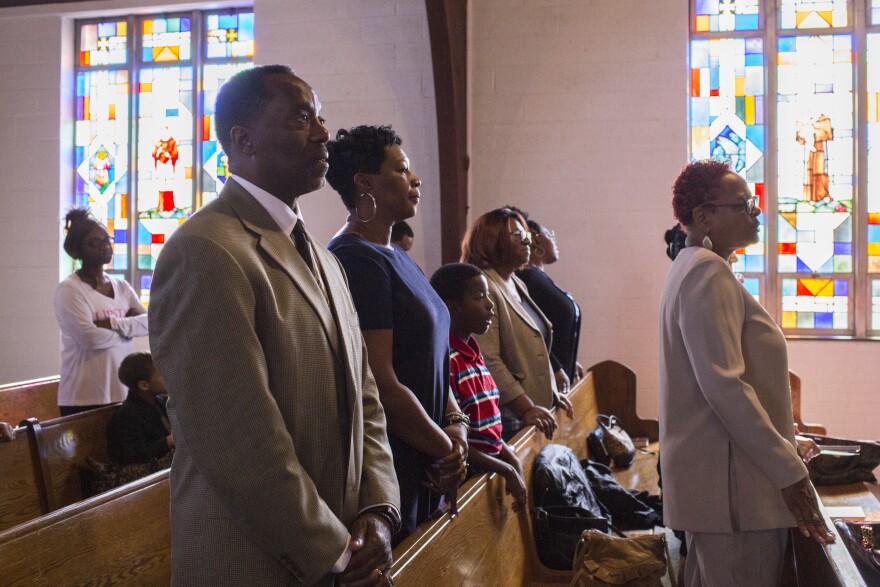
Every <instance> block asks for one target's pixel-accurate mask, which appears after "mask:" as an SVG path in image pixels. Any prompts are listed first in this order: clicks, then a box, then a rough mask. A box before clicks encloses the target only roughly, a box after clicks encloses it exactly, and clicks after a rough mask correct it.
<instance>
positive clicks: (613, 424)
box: [587, 414, 636, 469]
mask: <svg viewBox="0 0 880 587" xmlns="http://www.w3.org/2000/svg"><path fill="white" fill-rule="evenodd" d="M596 422H597V423H598V424H599V425H598V426H596V427H595V428H594V429H593V430H592V431H591V432H590V434H589V435H588V436H587V451H589V454H590V460H591V461H596V462H597V463H601V464H603V465H605V466H606V467H607V466H610V465H611V463H612V461H613V462H614V465H615V466H616V467H619V468H621V469H626V468H627V467H629V466H630V465H632V464H633V461H634V460H635V459H636V447H635V446H634V445H633V441H632V439H631V438H630V437H629V434H627V433H626V430H624V429H623V427H622V426H621V425H620V422H619V421H618V420H617V417H616V416H606V415H605V414H599V415H598V416H596Z"/></svg>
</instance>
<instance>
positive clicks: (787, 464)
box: [660, 247, 807, 533]
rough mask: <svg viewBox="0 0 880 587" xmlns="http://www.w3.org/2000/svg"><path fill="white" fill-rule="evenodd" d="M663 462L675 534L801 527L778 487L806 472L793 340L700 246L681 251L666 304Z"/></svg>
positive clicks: (666, 508) (666, 505)
mask: <svg viewBox="0 0 880 587" xmlns="http://www.w3.org/2000/svg"><path fill="white" fill-rule="evenodd" d="M660 463H661V467H662V469H663V520H664V522H665V523H666V525H667V526H669V527H670V528H675V529H676V530H687V531H689V532H724V533H730V532H740V531H742V532H745V531H757V530H770V529H773V528H787V527H791V526H793V525H794V518H793V517H792V515H791V514H790V513H789V511H788V508H787V507H786V506H785V502H784V501H783V499H782V493H781V492H780V489H782V488H783V487H787V486H789V485H791V484H792V483H795V482H797V481H799V480H801V479H803V478H804V477H806V476H807V468H806V467H805V466H804V464H803V462H801V459H800V457H798V455H797V451H796V449H795V439H794V427H793V418H792V415H791V392H790V390H789V383H788V352H787V349H786V345H785V337H784V336H783V335H782V332H781V331H780V330H779V327H778V326H777V325H776V323H775V322H773V319H772V318H771V317H770V316H769V315H768V314H767V312H766V311H765V310H764V308H763V307H762V306H761V304H759V303H758V302H757V301H756V300H755V299H754V298H753V297H752V296H751V294H749V292H748V291H746V289H745V288H744V287H743V286H742V285H740V283H739V282H738V281H737V279H736V276H735V275H734V274H733V272H732V271H731V270H730V266H729V265H728V264H727V263H726V262H725V261H724V259H722V258H721V257H719V256H718V255H716V254H715V253H712V252H710V251H708V250H706V249H704V248H702V247H688V248H686V249H684V250H682V251H681V253H679V255H678V257H677V258H676V259H675V262H674V263H673V265H672V269H671V270H670V271H669V275H668V277H667V278H666V285H665V287H664V290H663V297H662V299H661V303H660Z"/></svg>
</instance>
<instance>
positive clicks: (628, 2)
mask: <svg viewBox="0 0 880 587" xmlns="http://www.w3.org/2000/svg"><path fill="white" fill-rule="evenodd" d="M167 4H169V3H166V5H167ZM170 4H174V3H173V2H171V3H170ZM113 6H114V8H119V10H120V11H122V12H133V11H138V10H153V9H155V6H153V7H151V6H146V7H144V3H143V2H141V1H137V0H119V1H117V2H114V3H113ZM176 6H177V7H180V6H183V5H182V4H177V5H176ZM187 6H188V5H187ZM59 10H64V11H65V12H64V13H60V12H57V11H59ZM106 10H107V3H106V2H83V3H78V4H65V5H48V6H43V7H38V8H9V9H0V79H2V80H3V83H2V84H0V104H2V108H0V152H2V153H3V154H4V156H3V157H0V181H2V184H3V186H4V189H3V190H2V192H0V382H11V381H17V380H22V379H28V378H33V377H39V376H44V375H52V374H55V373H57V372H58V361H59V353H58V331H57V326H56V324H55V319H54V316H53V311H52V295H53V292H54V289H55V285H56V284H57V282H58V279H59V276H60V275H63V274H65V273H67V272H68V271H69V266H64V265H63V264H62V263H61V261H60V259H61V253H60V250H61V247H60V239H61V231H60V218H61V215H62V213H63V210H64V209H66V208H67V207H68V205H69V203H68V202H67V201H66V200H65V198H64V195H66V194H69V193H71V191H72V190H71V188H70V181H71V180H70V174H71V172H70V169H69V167H68V166H67V165H68V163H67V162H68V161H69V160H70V155H69V152H68V151H66V149H65V147H64V145H67V144H69V141H70V136H71V127H70V122H69V121H70V116H71V115H70V110H69V104H70V103H71V101H72V100H71V98H70V90H69V87H62V84H61V82H60V80H68V81H67V83H68V84H69V83H70V80H71V79H72V75H71V73H70V63H71V62H72V61H71V60H72V55H73V52H72V44H73V34H72V31H73V28H72V19H73V18H79V17H85V16H89V15H92V14H94V13H95V12H96V11H106ZM255 12H256V27H257V29H256V30H257V47H258V48H257V62H259V63H270V62H282V63H289V64H291V65H292V66H293V67H294V68H295V69H296V70H297V71H298V72H299V73H300V74H301V75H302V76H303V77H304V78H305V79H306V81H308V82H309V83H311V84H312V85H313V86H314V88H315V89H316V91H317V93H318V95H319V97H320V98H321V100H322V102H323V103H324V114H325V116H326V117H327V119H328V121H329V125H330V127H331V128H332V129H336V128H339V127H347V126H351V125H354V124H360V123H365V122H369V123H391V124H393V125H394V126H395V127H396V128H397V129H398V131H399V132H400V133H401V134H402V136H403V138H404V148H405V149H406V151H407V152H408V153H409V155H410V159H411V160H412V164H413V169H414V170H415V171H416V172H417V173H418V174H419V175H420V176H421V177H422V179H423V182H424V184H423V190H422V191H423V194H424V197H423V200H422V205H421V210H420V214H419V216H418V217H417V218H416V219H415V221H414V223H413V225H414V228H415V230H416V232H417V236H416V245H415V249H414V251H413V254H414V256H415V258H416V259H417V260H418V261H419V263H421V264H422V266H423V267H424V268H425V269H426V271H428V272H429V273H430V271H431V270H433V269H434V268H436V267H437V265H438V264H439V262H440V253H439V251H440V247H439V238H440V232H439V186H438V166H437V147H436V133H437V131H436V119H435V113H434V106H433V93H434V90H433V78H432V73H431V65H430V45H429V40H428V32H427V23H426V18H425V9H424V2H423V1H422V0H359V1H357V2H352V1H346V0H322V1H321V2H315V1H310V0H295V1H293V0H257V1H256V2H255ZM471 15H472V19H471V23H469V30H470V31H471V37H470V39H469V44H470V48H471V56H472V63H471V65H470V67H471V74H472V78H471V82H470V87H471V94H472V95H471V112H470V118H471V122H472V130H473V144H472V180H471V181H472V187H473V189H472V198H471V200H472V201H471V215H472V216H475V215H478V214H481V213H482V212H485V211H486V210H489V209H490V208H493V207H496V206H499V205H502V204H506V203H515V204H519V205H521V206H522V207H524V208H525V209H527V210H529V211H531V212H532V214H533V215H534V216H535V217H536V218H537V219H539V220H540V221H541V222H543V223H545V224H547V225H548V226H550V227H551V228H554V229H556V231H557V234H558V239H559V244H560V247H561V248H562V259H561V260H560V262H559V263H558V264H557V265H555V266H553V267H551V268H549V273H550V274H551V275H552V276H553V278H554V279H556V280H557V281H558V282H559V283H560V284H561V285H563V286H564V287H566V288H568V289H569V290H571V291H572V293H573V294H574V295H575V297H576V298H577V299H578V300H579V301H580V303H581V306H582V307H583V309H584V314H585V315H584V331H583V343H582V347H581V362H582V363H584V364H585V365H590V364H593V363H595V362H598V361H600V360H604V359H615V360H618V361H621V362H623V363H626V364H627V365H629V366H631V367H632V368H633V369H634V370H635V371H636V373H637V374H638V376H639V388H640V394H639V404H640V409H641V411H642V413H643V415H645V416H653V415H655V414H656V405H657V396H656V392H657V306H658V300H659V296H660V291H661V289H662V286H663V280H664V278H665V275H666V271H667V269H668V261H667V259H666V256H665V254H664V252H663V247H664V245H663V240H662V235H663V231H664V230H665V229H666V228H667V227H669V226H671V225H672V223H673V219H672V213H671V210H670V206H669V199H670V196H669V186H670V185H671V183H672V181H673V179H674V177H675V175H676V174H677V172H678V170H679V169H680V167H681V165H682V164H683V163H684V162H685V160H686V158H687V151H686V145H687V126H686V89H687V65H686V57H687V55H686V48H687V2H683V1H681V0H655V1H653V2H644V1H637V0H473V1H472V2H471ZM59 121H61V122H60V124H59ZM56 162H59V164H58V165H56ZM303 208H304V211H305V214H306V216H307V219H308V224H309V228H310V230H312V231H313V232H314V233H315V234H317V235H318V236H319V237H320V238H322V239H324V240H327V239H329V238H330V237H331V236H332V234H333V233H334V232H335V231H336V229H337V228H338V227H339V226H340V225H341V224H342V221H343V219H344V215H345V214H344V211H343V208H342V205H341V204H340V202H339V199H338V197H337V196H336V194H335V193H334V192H333V191H332V190H330V189H329V188H325V189H323V190H321V191H320V192H317V193H315V194H311V195H309V196H306V197H305V198H303ZM789 348H790V360H791V368H792V369H793V370H795V371H796V372H798V373H799V374H800V375H801V377H802V378H803V380H804V398H803V413H804V418H805V419H806V420H808V421H818V422H822V423H824V424H826V425H827V426H828V427H829V430H830V431H831V432H832V433H838V434H847V435H855V436H872V437H878V436H880V426H878V424H877V420H878V418H877V416H876V415H877V414H878V413H880V394H878V393H876V392H875V387H876V386H875V383H874V372H875V370H874V369H873V365H874V364H876V357H877V354H878V351H880V345H877V344H875V343H871V342H852V341H790V344H789Z"/></svg>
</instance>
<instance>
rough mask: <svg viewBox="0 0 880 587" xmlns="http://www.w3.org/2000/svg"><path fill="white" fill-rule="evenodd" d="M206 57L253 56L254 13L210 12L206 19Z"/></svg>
mask: <svg viewBox="0 0 880 587" xmlns="http://www.w3.org/2000/svg"><path fill="white" fill-rule="evenodd" d="M207 28H208V30H207V37H208V46H207V47H208V48H207V53H208V57H253V56H254V15H253V13H252V12H243V13H238V14H212V15H209V16H208V21H207Z"/></svg>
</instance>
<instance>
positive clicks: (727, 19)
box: [693, 0, 760, 33]
mask: <svg viewBox="0 0 880 587" xmlns="http://www.w3.org/2000/svg"><path fill="white" fill-rule="evenodd" d="M759 12H760V10H759V5H758V0H696V4H695V10H694V22H693V26H694V30H695V31H696V32H698V33H704V32H706V33H716V32H719V31H754V30H758V27H759V26H760V21H759V19H758V17H759Z"/></svg>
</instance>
